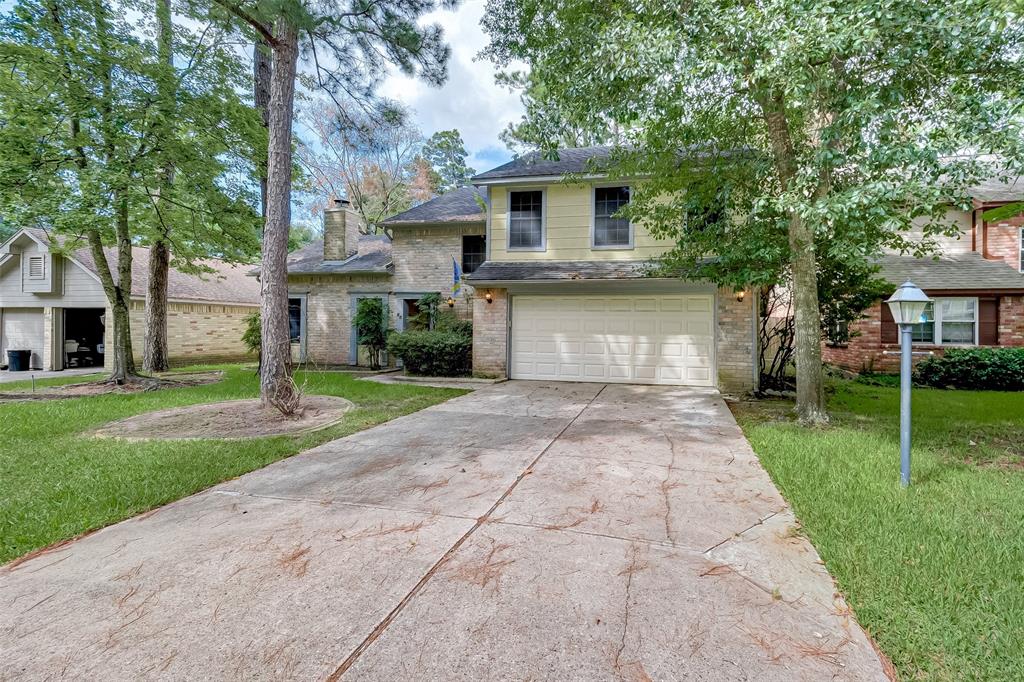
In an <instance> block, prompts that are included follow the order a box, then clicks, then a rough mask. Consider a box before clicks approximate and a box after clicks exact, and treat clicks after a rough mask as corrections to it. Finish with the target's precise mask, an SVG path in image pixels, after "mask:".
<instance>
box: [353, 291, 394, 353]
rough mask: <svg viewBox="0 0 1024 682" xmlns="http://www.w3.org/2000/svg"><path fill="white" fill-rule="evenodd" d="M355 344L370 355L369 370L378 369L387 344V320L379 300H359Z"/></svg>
mask: <svg viewBox="0 0 1024 682" xmlns="http://www.w3.org/2000/svg"><path fill="white" fill-rule="evenodd" d="M355 325H356V343H357V344H358V345H360V346H362V347H364V348H366V351H367V353H369V355H370V368H371V369H380V368H381V365H382V364H383V363H382V356H383V355H384V348H385V347H386V346H387V342H388V320H387V316H386V314H385V312H384V304H383V303H382V302H381V300H380V299H379V298H364V299H360V301H359V303H358V305H357V306H356V319H355Z"/></svg>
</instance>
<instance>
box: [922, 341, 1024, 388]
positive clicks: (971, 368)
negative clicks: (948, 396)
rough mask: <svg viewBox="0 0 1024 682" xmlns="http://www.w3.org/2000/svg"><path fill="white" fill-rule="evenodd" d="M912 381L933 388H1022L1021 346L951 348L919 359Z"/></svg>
mask: <svg viewBox="0 0 1024 682" xmlns="http://www.w3.org/2000/svg"><path fill="white" fill-rule="evenodd" d="M914 381H915V382H916V383H918V384H920V385H922V386H933V387H935V388H962V389H970V390H975V391H1024V348H951V349H949V350H947V351H946V353H945V355H944V356H943V357H931V358H927V359H926V360H924V361H923V362H921V363H919V364H918V365H917V368H916V370H915V372H914Z"/></svg>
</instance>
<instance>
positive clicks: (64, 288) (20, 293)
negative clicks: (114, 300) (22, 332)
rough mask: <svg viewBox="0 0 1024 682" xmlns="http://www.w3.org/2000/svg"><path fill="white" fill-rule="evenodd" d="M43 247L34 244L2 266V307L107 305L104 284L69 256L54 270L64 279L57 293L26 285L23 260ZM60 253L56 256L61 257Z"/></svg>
mask: <svg viewBox="0 0 1024 682" xmlns="http://www.w3.org/2000/svg"><path fill="white" fill-rule="evenodd" d="M39 248H40V247H39V246H38V245H36V244H32V245H31V246H29V247H26V248H25V250H24V251H23V252H22V253H21V254H15V255H14V257H13V258H11V259H10V260H9V261H8V262H7V263H5V264H4V265H3V267H2V268H0V307H6V308H15V307H18V308H20V307H34V306H50V307H56V308H104V307H106V305H107V299H106V296H105V295H104V294H103V287H102V286H100V283H99V282H98V281H96V278H95V277H93V276H92V275H91V274H89V273H88V272H86V271H85V270H84V269H82V268H81V267H80V266H79V265H77V264H76V263H74V262H73V261H70V260H67V259H60V260H63V263H59V264H56V265H55V266H54V274H55V275H56V276H58V277H59V278H60V281H59V282H58V283H57V285H56V286H55V287H54V288H53V292H54V293H50V294H47V293H39V294H36V293H30V292H26V291H24V287H23V286H22V273H21V269H22V265H21V261H22V259H24V258H27V257H28V256H29V255H31V254H33V253H38V249H39ZM58 259H59V257H54V260H55V261H57V260H58Z"/></svg>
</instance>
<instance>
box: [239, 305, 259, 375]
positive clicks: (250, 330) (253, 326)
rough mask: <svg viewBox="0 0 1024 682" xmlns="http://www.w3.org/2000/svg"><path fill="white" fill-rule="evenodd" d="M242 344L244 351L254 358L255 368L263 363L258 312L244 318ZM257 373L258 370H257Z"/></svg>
mask: <svg viewBox="0 0 1024 682" xmlns="http://www.w3.org/2000/svg"><path fill="white" fill-rule="evenodd" d="M242 344H243V345H244V346H245V350H247V351H248V352H250V353H252V354H253V355H255V356H256V363H257V367H259V365H260V364H261V363H262V362H263V360H262V357H263V353H262V352H261V346H262V345H263V344H262V343H261V340H260V313H259V311H258V310H257V311H256V312H254V313H252V314H251V315H246V317H245V331H244V332H242ZM258 373H259V370H258V369H257V374H258Z"/></svg>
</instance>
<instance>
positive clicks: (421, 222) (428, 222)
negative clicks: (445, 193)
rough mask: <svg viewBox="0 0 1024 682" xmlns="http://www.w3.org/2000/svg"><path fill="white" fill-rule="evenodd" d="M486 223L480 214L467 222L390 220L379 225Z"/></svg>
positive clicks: (407, 225)
mask: <svg viewBox="0 0 1024 682" xmlns="http://www.w3.org/2000/svg"><path fill="white" fill-rule="evenodd" d="M486 222H487V215H486V214H484V213H481V214H480V217H479V218H473V219H472V220H468V219H459V220H436V219H435V220H395V221H394V222H392V221H390V220H385V221H383V222H381V223H380V224H381V225H387V226H388V227H416V226H420V225H449V224H460V225H465V224H472V223H486Z"/></svg>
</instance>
